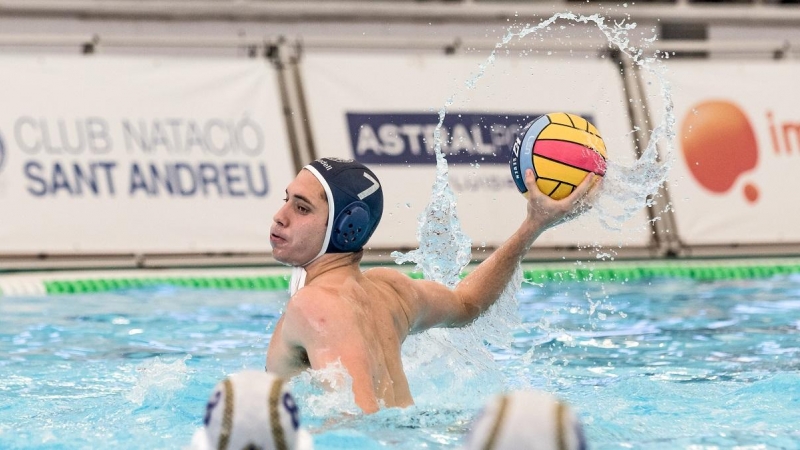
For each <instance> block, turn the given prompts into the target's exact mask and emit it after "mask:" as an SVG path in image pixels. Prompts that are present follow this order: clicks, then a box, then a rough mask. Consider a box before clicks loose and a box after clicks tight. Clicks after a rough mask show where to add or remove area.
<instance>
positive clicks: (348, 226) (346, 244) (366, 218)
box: [330, 201, 377, 252]
mask: <svg viewBox="0 0 800 450" xmlns="http://www.w3.org/2000/svg"><path fill="white" fill-rule="evenodd" d="M371 222H372V220H371V218H370V215H369V206H368V205H367V204H366V203H364V202H362V201H357V202H353V203H350V204H349V205H347V206H346V207H345V208H344V209H343V210H342V211H341V212H340V213H339V214H338V215H337V216H336V219H334V221H333V231H332V232H331V242H330V245H331V246H333V248H335V249H338V250H341V251H343V252H354V251H356V250H360V249H361V247H363V246H364V244H366V243H367V239H369V237H370V235H372V231H373V227H372V226H370V224H371ZM376 225H377V224H376Z"/></svg>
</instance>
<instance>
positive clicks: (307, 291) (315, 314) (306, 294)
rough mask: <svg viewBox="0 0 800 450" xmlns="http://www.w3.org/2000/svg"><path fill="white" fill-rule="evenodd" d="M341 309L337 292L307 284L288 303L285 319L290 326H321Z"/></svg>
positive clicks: (300, 327) (303, 327)
mask: <svg viewBox="0 0 800 450" xmlns="http://www.w3.org/2000/svg"><path fill="white" fill-rule="evenodd" d="M340 311H341V304H340V301H339V298H338V296H337V295H336V292H335V291H334V290H332V289H328V288H325V287H318V286H306V287H304V288H302V289H300V290H299V291H297V293H296V294H295V295H294V296H292V298H291V299H290V300H289V303H288V304H287V305H286V312H285V313H284V320H285V321H286V322H287V324H289V325H290V327H298V328H299V329H306V328H308V327H310V328H319V326H320V325H322V324H325V323H326V322H328V319H329V318H331V317H335V316H336V315H338V314H339V312H340Z"/></svg>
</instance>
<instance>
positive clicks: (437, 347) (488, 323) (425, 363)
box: [392, 12, 675, 406]
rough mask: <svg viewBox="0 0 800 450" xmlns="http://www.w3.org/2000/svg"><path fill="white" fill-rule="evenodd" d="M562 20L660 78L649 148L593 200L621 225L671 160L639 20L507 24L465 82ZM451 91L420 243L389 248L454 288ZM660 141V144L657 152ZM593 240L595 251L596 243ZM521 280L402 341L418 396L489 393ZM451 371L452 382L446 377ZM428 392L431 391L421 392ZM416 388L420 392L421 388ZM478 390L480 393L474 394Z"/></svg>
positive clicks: (462, 253) (473, 81) (668, 104)
mask: <svg viewBox="0 0 800 450" xmlns="http://www.w3.org/2000/svg"><path fill="white" fill-rule="evenodd" d="M559 20H564V21H569V22H572V23H583V24H594V25H596V27H597V28H598V29H599V30H600V32H601V33H602V34H603V35H604V36H605V37H606V39H607V41H608V42H609V44H610V45H611V46H612V47H613V48H615V49H616V50H617V51H618V52H619V53H620V54H621V57H623V58H628V59H629V60H630V61H631V63H632V66H633V67H635V68H638V69H642V70H646V71H648V72H649V73H650V74H651V75H653V76H654V77H655V78H656V79H657V80H658V81H659V82H660V84H661V96H662V98H663V99H664V111H663V114H662V116H661V120H662V122H661V123H660V124H659V125H657V126H656V127H654V129H653V130H652V131H651V134H650V138H649V140H648V142H647V146H646V148H644V149H643V150H642V151H641V152H640V157H639V158H638V159H637V160H636V161H635V162H634V164H633V165H632V166H630V167H626V166H623V165H621V164H618V163H615V162H613V161H610V162H609V167H608V170H607V173H606V176H605V178H604V183H603V188H602V191H601V192H600V196H599V198H598V200H597V202H596V203H595V205H594V214H595V215H596V216H597V217H598V219H599V221H600V223H601V224H602V225H603V226H605V227H607V228H610V229H621V227H622V224H623V223H625V222H626V221H628V220H629V219H630V218H632V217H633V216H634V215H635V214H638V213H640V211H641V210H642V209H643V208H645V207H647V206H651V205H652V204H653V197H654V196H657V195H659V194H658V193H659V189H660V188H661V186H662V185H663V183H664V182H665V181H666V176H667V173H668V170H669V167H670V164H671V162H672V139H673V137H674V134H675V132H674V127H675V119H674V115H673V106H672V100H671V95H670V89H669V84H668V83H667V81H666V79H665V76H664V71H665V68H664V66H663V64H662V63H661V61H660V60H659V58H658V56H657V55H656V56H653V57H644V56H643V55H644V51H643V50H642V49H637V48H636V47H634V46H633V45H632V44H631V42H630V38H629V33H630V31H632V30H633V29H634V28H635V27H636V24H635V23H624V22H623V23H615V24H614V25H613V26H609V25H606V23H605V18H604V17H602V16H600V15H599V14H594V15H591V16H583V15H580V16H578V15H575V14H573V13H568V12H566V13H557V14H554V15H553V16H552V17H550V18H549V19H547V20H544V21H542V22H540V23H539V24H538V25H536V26H526V27H524V28H523V29H521V30H519V31H513V30H511V29H509V30H508V32H507V33H506V35H505V36H504V37H503V38H502V39H501V41H500V42H498V43H497V44H496V45H495V48H494V49H493V50H492V52H491V54H490V55H489V57H488V58H487V59H486V61H485V62H483V63H481V64H480V65H479V67H478V72H477V73H476V74H473V75H472V76H471V78H469V79H468V80H466V81H465V87H466V88H467V89H475V88H476V87H477V85H478V82H479V80H480V79H481V78H482V77H483V76H484V75H485V73H486V71H487V70H488V69H489V68H490V67H491V66H492V65H493V64H494V62H495V60H496V59H497V57H498V54H499V53H498V51H499V50H501V49H506V53H508V50H507V48H508V45H509V43H511V42H512V40H514V39H515V38H516V39H523V38H525V37H526V36H528V35H530V34H535V33H537V32H539V31H541V30H546V29H548V28H549V27H550V26H551V25H552V24H554V23H555V22H556V21H559ZM650 42H652V41H650ZM455 97H456V95H455V94H454V95H453V96H451V97H449V98H448V99H447V100H446V102H445V104H444V106H443V107H442V108H441V109H440V110H439V123H438V125H437V127H436V129H435V131H434V151H435V155H436V179H435V181H434V184H433V188H432V194H431V199H430V202H429V203H428V205H427V206H426V208H425V210H424V211H423V213H422V214H421V215H420V216H419V226H418V229H417V239H418V241H419V243H420V247H419V248H418V249H416V250H413V251H410V252H408V253H405V254H403V253H400V252H394V253H392V256H393V257H394V258H395V261H396V262H397V263H398V264H403V263H406V262H413V263H415V264H416V270H418V271H422V273H423V275H424V277H425V278H426V279H429V280H434V281H438V282H440V283H442V284H444V285H446V286H448V287H451V288H453V287H455V286H456V285H457V284H458V282H459V280H460V278H459V275H460V274H461V272H462V270H463V269H464V267H465V266H466V265H467V264H468V263H469V261H470V259H471V245H472V242H471V239H470V238H469V237H468V236H467V235H466V234H465V233H464V232H463V231H462V229H461V225H460V222H459V220H458V214H457V202H456V197H455V195H454V193H453V190H452V189H451V187H450V184H449V180H448V173H449V171H448V165H447V159H446V158H445V156H444V154H443V152H442V139H441V127H442V125H443V123H444V118H445V116H446V115H447V110H448V108H449V107H450V106H451V105H452V104H453V103H454V99H455ZM634 131H638V130H634ZM659 145H661V149H662V150H663V151H662V152H661V153H660V152H659ZM593 247H595V248H596V250H597V251H598V254H600V251H599V245H594V246H593ZM613 253H615V252H613V250H610V251H609V252H604V253H603V254H604V255H608V257H609V258H613V255H612V254H613ZM604 257H605V256H604ZM601 259H602V258H601ZM521 282H522V276H521V270H520V269H519V268H518V269H517V273H516V274H515V275H514V277H513V279H512V280H511V282H510V283H509V285H508V286H507V288H506V290H505V292H504V293H503V296H502V297H501V298H500V299H499V300H498V301H497V303H496V304H495V305H494V306H493V307H492V308H490V309H489V311H488V312H487V313H486V314H484V315H483V316H482V317H481V318H479V319H478V320H477V321H476V322H475V323H474V324H472V325H471V326H468V327H465V328H462V329H451V330H443V329H436V330H430V331H428V332H425V333H423V334H421V335H420V336H416V337H414V336H412V337H411V338H409V339H408V341H407V342H406V344H405V346H404V348H403V356H404V364H405V365H406V368H407V371H408V372H409V383H410V384H411V387H412V391H413V392H415V395H416V397H417V398H422V399H424V398H433V399H437V401H439V400H441V399H448V401H449V399H459V398H463V397H464V396H463V395H461V394H462V393H463V391H464V388H463V387H460V388H457V389H458V391H454V392H452V393H448V392H442V386H459V385H460V386H465V385H466V386H468V389H470V390H471V392H474V390H472V389H473V388H474V389H477V391H478V392H492V391H496V390H498V388H501V387H502V386H500V384H502V382H501V381H498V380H502V378H503V377H502V376H499V377H498V376H496V375H498V372H499V371H498V369H497V366H496V365H495V363H494V361H493V358H492V356H491V353H490V352H488V351H487V350H486V346H485V345H484V342H488V343H490V344H494V345H498V346H501V347H503V346H507V345H508V343H509V342H510V336H511V333H512V332H513V331H514V330H515V329H518V328H519V327H520V326H521V323H520V320H519V318H518V317H517V299H516V294H517V292H518V291H519V289H520V286H521ZM544 331H547V330H544ZM453 377H455V378H456V379H457V382H455V383H453V382H447V381H450V380H452V378H453ZM443 380H444V381H445V382H444V383H443V382H442V381H443ZM428 391H430V394H431V395H430V396H429V395H425V394H426V392H428ZM419 393H422V395H418V394H419ZM475 397H478V396H473V398H475ZM440 406H441V405H440Z"/></svg>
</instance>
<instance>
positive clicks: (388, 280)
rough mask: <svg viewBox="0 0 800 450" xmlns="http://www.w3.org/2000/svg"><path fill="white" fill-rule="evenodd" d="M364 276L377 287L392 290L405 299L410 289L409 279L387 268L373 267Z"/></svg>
mask: <svg viewBox="0 0 800 450" xmlns="http://www.w3.org/2000/svg"><path fill="white" fill-rule="evenodd" d="M364 276H365V277H366V278H367V279H369V280H370V281H372V282H373V283H375V284H376V285H378V286H381V287H385V288H389V289H392V290H393V291H395V292H396V293H398V294H400V295H401V296H403V297H405V296H406V295H408V293H409V290H410V289H411V282H412V281H413V280H412V279H411V277H409V276H408V275H406V274H405V273H403V272H400V271H398V270H395V269H390V268H388V267H375V268H372V269H369V270H367V271H365V272H364Z"/></svg>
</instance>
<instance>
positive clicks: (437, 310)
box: [404, 170, 599, 332]
mask: <svg viewBox="0 0 800 450" xmlns="http://www.w3.org/2000/svg"><path fill="white" fill-rule="evenodd" d="M598 179H599V177H595V175H594V174H589V175H588V176H587V177H586V178H585V179H584V180H583V182H582V183H581V184H580V185H579V186H578V187H577V188H576V189H575V190H574V191H573V192H572V193H571V194H570V195H569V196H567V197H566V198H564V199H561V200H553V199H552V198H550V197H548V196H547V195H545V194H543V193H542V192H541V191H540V190H539V189H538V188H537V187H536V180H535V177H534V175H533V171H531V170H528V171H527V173H526V174H525V183H526V185H527V186H528V189H529V192H530V194H529V196H528V204H527V216H526V218H525V220H524V221H523V223H522V224H521V225H520V226H519V228H518V229H517V231H516V232H514V234H513V235H512V236H511V237H510V238H509V239H508V240H506V241H505V242H504V243H503V245H501V246H500V247H499V248H498V249H497V250H495V251H494V252H493V253H492V255H491V256H489V258H487V259H486V260H485V261H483V262H482V263H480V264H479V265H478V266H477V267H476V268H475V269H474V270H473V271H472V272H471V273H470V274H469V275H467V277H466V278H464V280H462V281H461V283H459V284H458V286H457V287H456V288H455V289H454V290H450V289H448V288H447V287H445V286H443V285H441V284H438V283H435V282H431V281H425V280H409V282H408V283H407V287H405V288H404V289H410V290H411V291H412V295H408V298H410V299H413V303H412V307H411V310H412V314H411V315H410V317H409V320H410V323H411V330H412V332H419V331H424V330H425V329H427V328H431V327H435V326H444V327H458V326H463V325H466V324H469V323H470V322H472V321H473V320H475V319H476V318H477V317H478V316H480V315H481V314H482V313H483V312H484V311H486V309H488V308H489V307H490V306H491V305H492V304H494V302H495V301H497V299H499V298H500V295H501V294H502V293H503V290H504V289H505V287H506V285H508V283H509V281H510V280H511V277H512V276H513V274H514V271H515V270H516V268H517V265H519V264H520V262H521V261H522V258H523V256H525V254H526V253H527V251H528V249H529V248H530V247H531V245H533V242H534V241H535V240H536V238H537V237H539V235H540V234H541V233H542V232H544V231H545V230H547V229H549V228H551V227H553V226H555V225H557V224H559V223H563V222H566V221H568V220H570V219H572V218H574V217H577V216H578V215H580V214H581V213H582V212H583V211H585V210H586V209H587V208H588V206H589V202H590V198H589V197H590V196H591V194H593V193H594V192H596V190H597V187H598V182H597V181H598Z"/></svg>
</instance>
